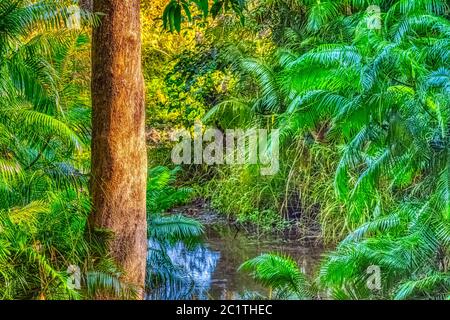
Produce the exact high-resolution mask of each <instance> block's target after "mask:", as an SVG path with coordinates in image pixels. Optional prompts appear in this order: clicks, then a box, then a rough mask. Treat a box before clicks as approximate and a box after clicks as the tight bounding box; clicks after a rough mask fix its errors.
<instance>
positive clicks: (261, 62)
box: [0, 0, 450, 300]
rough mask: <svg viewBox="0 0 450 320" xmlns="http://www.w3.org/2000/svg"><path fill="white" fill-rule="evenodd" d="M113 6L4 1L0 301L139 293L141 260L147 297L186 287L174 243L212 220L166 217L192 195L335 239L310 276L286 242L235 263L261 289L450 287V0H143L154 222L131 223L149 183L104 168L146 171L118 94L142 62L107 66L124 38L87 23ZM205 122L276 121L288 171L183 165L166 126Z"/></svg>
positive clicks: (271, 224)
mask: <svg viewBox="0 0 450 320" xmlns="http://www.w3.org/2000/svg"><path fill="white" fill-rule="evenodd" d="M114 1H117V0H114ZM99 3H100V4H99ZM123 3H125V5H130V7H129V8H132V9H133V10H135V9H136V8H138V6H139V1H137V0H126V1H124V2H123ZM102 5H104V4H103V1H100V0H94V7H92V6H91V2H90V1H79V2H78V1H76V0H60V1H56V0H1V2H0V299H91V298H92V299H94V298H105V297H119V298H139V297H142V290H141V289H142V288H141V287H140V286H141V285H144V284H143V283H142V281H141V280H142V274H141V273H142V272H140V271H139V272H137V271H136V269H135V267H136V265H139V266H143V265H144V264H145V265H146V270H147V275H146V280H145V288H146V290H145V291H146V292H148V291H151V290H152V289H153V288H155V287H156V286H157V284H159V283H164V282H167V281H169V282H173V281H175V280H176V279H177V277H179V276H180V270H177V266H175V265H173V264H172V263H171V261H170V258H169V256H168V254H167V250H168V246H170V245H171V244H173V243H177V242H182V243H184V244H185V245H186V246H187V247H190V246H195V244H196V243H198V241H201V238H202V237H203V235H204V233H205V227H204V226H203V225H202V224H201V223H200V222H199V221H197V220H196V219H195V217H189V216H183V215H179V214H173V213H172V211H171V209H173V208H175V207H177V206H179V205H186V204H189V203H190V202H191V201H192V200H194V199H201V200H202V201H204V202H206V203H208V204H209V205H210V207H211V209H213V210H215V211H216V212H218V213H219V214H220V215H223V216H224V217H226V218H227V219H228V220H229V221H232V223H233V224H237V225H243V226H250V227H249V229H251V230H253V231H252V232H254V233H257V234H258V235H257V236H258V237H259V238H264V237H265V236H266V234H269V233H274V232H278V233H280V234H283V231H284V230H287V229H289V230H293V229H294V230H295V232H296V235H297V237H298V239H299V240H304V241H306V242H315V243H316V244H317V243H320V244H322V245H323V246H324V247H325V248H326V251H325V253H324V255H323V258H322V260H321V262H320V264H319V265H318V266H317V267H316V270H315V272H314V273H313V274H307V273H306V272H304V270H302V267H301V266H300V265H298V263H297V261H295V259H293V258H291V257H289V256H287V255H285V254H282V253H277V252H265V253H263V254H262V255H260V256H257V257H252V259H250V260H248V261H245V262H244V261H242V265H241V268H240V269H239V272H242V273H248V274H250V276H251V277H252V278H253V279H254V280H255V281H256V282H258V283H260V284H261V285H262V286H264V287H267V288H270V294H269V295H268V296H265V297H263V298H271V299H275V298H277V299H318V298H322V299H324V298H325V299H446V300H449V299H450V20H449V19H450V4H449V3H448V1H446V0H373V1H368V0H335V1H332V0H321V1H318V0H248V1H242V0H229V1H222V0H211V1H206V0H198V1H190V0H181V1H178V0H141V1H140V9H141V11H140V12H141V13H140V16H141V26H142V34H139V38H141V42H142V51H141V52H140V51H139V53H141V61H142V65H143V70H142V71H143V76H144V83H143V86H144V87H145V115H146V117H145V139H146V149H147V153H146V156H147V157H148V161H147V162H148V164H147V166H146V168H145V170H144V168H141V169H142V170H139V171H136V170H132V169H130V175H131V177H132V175H133V174H135V175H136V176H137V175H142V174H145V175H146V177H147V179H146V185H147V187H146V189H143V190H139V191H141V193H142V194H144V193H145V195H146V206H145V208H142V210H143V211H142V210H141V211H142V212H144V213H145V212H146V217H147V219H146V220H147V222H146V224H147V225H144V224H142V223H140V221H141V220H139V219H138V218H139V212H138V211H139V210H138V209H136V217H138V218H136V219H137V220H133V219H134V218H133V217H135V216H134V211H133V212H132V213H130V215H129V216H128V215H127V214H128V213H127V212H128V211H127V210H128V209H129V210H131V211H132V210H134V209H135V208H134V207H133V203H134V202H133V201H136V203H138V202H139V201H140V200H142V197H141V196H138V195H137V194H140V193H139V192H134V191H135V190H134V189H133V190H131V188H135V187H136V186H138V185H139V186H140V185H141V184H142V183H141V184H140V183H139V181H134V180H133V179H132V178H130V176H123V177H122V179H118V178H117V177H120V175H115V174H110V173H109V171H108V170H109V169H111V172H113V173H115V172H121V171H120V170H123V169H124V168H127V166H128V165H129V168H132V167H134V166H138V165H139V164H138V163H137V162H135V161H134V158H135V156H134V155H135V153H134V151H136V150H140V149H139V146H138V144H139V143H137V142H136V144H135V141H139V136H138V135H137V136H136V137H137V138H136V139H137V140H134V138H135V136H134V133H135V132H138V131H139V130H138V129H139V128H138V129H136V128H135V127H127V126H129V123H136V125H137V124H139V122H140V120H139V119H143V117H142V118H141V117H140V116H139V115H136V114H140V113H139V112H137V113H136V114H133V115H130V116H129V117H128V115H126V116H123V117H121V116H120V112H121V110H122V111H123V110H124V109H126V107H127V106H128V104H127V103H128V102H127V101H125V100H123V101H121V104H117V105H116V104H115V103H117V101H114V99H119V98H122V99H123V97H128V98H129V99H130V101H131V99H135V100H133V102H132V103H131V102H130V107H129V108H130V110H131V109H133V108H134V106H138V105H139V104H140V103H141V102H142V101H141V100H142V99H139V97H138V96H139V92H141V91H139V92H137V91H136V92H137V93H136V92H134V91H130V92H132V94H129V95H127V94H123V91H120V90H122V89H121V88H122V87H124V88H125V87H127V86H128V85H130V84H133V83H136V84H137V88H138V89H136V90H139V88H140V87H139V86H140V84H139V79H138V80H136V77H132V76H131V75H130V77H129V78H126V79H125V80H123V79H122V78H120V77H121V76H122V75H124V77H126V76H128V74H127V72H128V71H127V70H131V69H132V70H133V72H136V74H138V73H139V71H140V70H138V69H139V68H134V67H130V68H128V69H127V68H125V67H124V69H120V68H121V66H122V67H123V66H124V65H128V62H123V63H122V61H121V60H120V58H117V60H114V57H121V56H120V54H122V53H123V52H122V51H120V49H117V47H118V46H117V44H118V43H119V44H120V43H122V42H120V39H119V37H118V36H117V38H114V36H113V35H106V36H102V34H105V33H101V32H95V31H94V33H92V30H100V29H97V28H107V27H108V25H107V23H110V21H109V20H108V21H107V22H105V20H104V19H105V18H104V17H105V13H102V12H101V11H102V10H97V9H98V8H102V7H101V6H102ZM131 5H133V7H131ZM80 7H81V9H80ZM132 9H130V10H132ZM378 10H379V11H378ZM127 12H128V11H127ZM111 14H114V12H113V11H111ZM124 15H126V14H124ZM106 16H108V15H106ZM113 20H114V19H113ZM124 21H125V22H124V23H126V22H127V21H128V20H124ZM111 23H113V22H111ZM134 23H137V22H136V21H134ZM111 26H112V27H111V28H110V29H101V30H103V31H104V32H105V30H110V31H111V30H116V31H117V30H118V28H117V26H116V27H114V26H113V24H111ZM122 29H123V28H122ZM125 31H126V30H125ZM133 36H134V37H135V38H133V40H130V43H131V44H126V45H124V46H125V47H126V48H127V50H128V49H129V48H132V46H133V45H134V44H135V43H139V39H137V38H136V37H137V36H136V35H133ZM108 37H109V38H108ZM136 39H137V40H136ZM108 41H110V43H111V45H110V49H108V50H109V51H108V53H106V51H104V50H103V51H102V50H101V48H105V47H102V45H103V46H106V47H108ZM115 41H117V42H115ZM101 42H102V43H101ZM92 48H93V50H92ZM115 50H117V52H119V53H117V56H115V55H114V54H115V53H114V51H115ZM125 51H126V50H125ZM137 52H138V51H133V54H137ZM102 55H103V56H102ZM130 56H131V55H130ZM111 57H113V58H111ZM102 59H104V60H102ZM108 59H110V60H108ZM130 59H131V58H130ZM111 61H112V63H113V66H112V67H111V68H110V69H108V68H109V67H110V66H109V65H108V62H111ZM116 61H119V62H118V63H117V64H115V63H116ZM141 61H137V62H136V63H137V64H139V65H140V63H141ZM91 62H92V63H91ZM92 65H93V68H92ZM103 66H104V68H105V69H101V68H103ZM130 66H133V64H130ZM114 68H116V69H114ZM100 70H103V71H102V72H100ZM108 70H109V71H108ZM124 70H126V71H124ZM96 72H98V74H96ZM136 74H134V75H136ZM105 79H106V80H105ZM100 80H102V81H100ZM105 81H106V82H105ZM109 81H110V82H109ZM127 81H128V82H127ZM133 81H136V82H133ZM91 83H93V84H92V86H91ZM101 83H107V84H108V85H105V86H104V87H101V86H99V85H100V84H101ZM117 84H119V85H117ZM111 88H112V89H111ZM133 88H134V87H133ZM102 90H103V91H102ZM105 90H112V91H105ZM114 90H116V91H114ZM113 93H114V94H113ZM116 93H117V94H116ZM102 94H104V96H102ZM142 94H143V92H142ZM91 95H92V97H91ZM136 97H137V98H136ZM105 101H108V103H107V102H105ZM116 106H119V107H116ZM106 108H110V109H111V110H113V111H114V112H115V113H114V112H112V113H109V114H103V113H101V112H103V111H102V110H105V109H106ZM130 119H134V120H136V119H138V120H136V121H132V120H130ZM197 121H202V122H203V123H204V124H205V125H207V126H212V127H216V128H219V129H220V130H222V131H225V130H226V129H232V128H241V129H249V128H264V129H268V130H272V129H279V132H280V137H281V140H280V141H281V144H280V155H279V160H280V170H279V171H278V173H276V174H275V175H272V176H263V175H261V174H260V170H259V167H260V166H259V165H250V164H248V165H234V166H227V165H214V166H208V165H205V164H203V165H194V164H192V165H182V166H175V165H174V164H173V163H172V161H171V150H172V147H173V145H174V141H172V140H171V138H170V137H171V134H172V133H173V132H174V130H176V129H183V128H185V129H188V130H192V128H193V127H194V125H195V123H196V122H197ZM103 123H105V125H104V126H102V125H103ZM142 123H143V122H142ZM119 127H123V130H124V132H130V136H129V144H130V145H131V146H132V147H133V146H135V145H136V149H130V150H131V151H130V153H129V154H128V150H127V151H126V152H125V151H124V152H122V153H121V152H120V151H121V150H116V152H117V153H112V154H109V153H108V154H103V153H102V150H107V151H105V152H109V151H108V150H112V149H114V148H115V147H117V146H118V145H123V146H126V145H127V137H125V136H124V135H122V136H113V133H114V132H113V131H111V132H110V131H108V130H110V128H112V129H111V130H113V129H114V128H119ZM142 129H143V128H142ZM102 130H103V131H102ZM127 130H128V131H127ZM141 131H142V130H141ZM141 131H139V132H140V133H143V132H144V131H142V132H141ZM105 132H108V135H109V136H108V137H110V139H107V140H101V139H103V138H104V137H105V136H107V134H106V133H105ZM120 139H125V140H123V144H120V143H119V144H116V142H117V141H119V140H120ZM100 142H101V143H100ZM103 146H104V147H105V149H101V148H103ZM270 146H271V144H269V149H270ZM108 148H109V149H108ZM268 152H270V150H268ZM124 153H125V154H124ZM144 153H145V150H144ZM91 155H92V157H91ZM132 155H133V156H132ZM122 156H123V157H124V158H121V157H122ZM127 156H128V157H129V162H127V161H124V162H123V163H122V162H120V161H122V160H123V159H126V157H127ZM101 157H104V158H105V159H106V160H103V159H100V158H101ZM92 158H93V159H92ZM121 159H122V160H121ZM102 161H105V162H102ZM108 161H110V162H108ZM142 161H144V159H140V160H139V161H138V162H139V163H141V162H142ZM119 162H120V163H119ZM105 163H107V164H105ZM108 165H110V167H109V166H108ZM105 168H106V169H105ZM147 168H148V173H147ZM102 171H103V172H102ZM136 172H137V173H136ZM102 174H103V175H102ZM110 177H112V178H111V179H110ZM144 178H145V177H144ZM108 179H110V180H108ZM117 179H118V180H117ZM104 180H105V181H106V180H107V182H105V184H104V185H102V184H101V183H103V181H104ZM93 181H94V182H93ZM98 181H100V184H99V183H98ZM121 181H125V182H126V183H128V184H122V183H121ZM108 183H109V184H108ZM105 186H106V187H105ZM127 186H128V187H127ZM110 187H111V188H112V189H111V190H113V189H114V190H113V191H110V189H108V188H110ZM113 187H114V188H113ZM102 188H105V190H107V191H105V192H111V193H109V194H108V196H106V195H105V196H104V197H103V196H101V195H100V194H101V192H100V191H99V190H103V189H102ZM121 188H122V189H121ZM127 188H130V190H128V189H127ZM141 189H142V188H141ZM115 191H116V192H117V193H114V192H115ZM93 194H94V197H93V196H92V195H93ZM118 195H121V196H118ZM93 198H94V200H93ZM125 198H126V199H125ZM105 199H106V200H105ZM109 199H111V202H109V203H108V201H109ZM144 200H145V199H144ZM121 201H123V202H121ZM127 201H129V203H131V204H130V207H127V208H128V209H127V210H125V209H124V210H123V212H121V211H120V210H118V211H117V210H116V208H115V207H116V206H117V205H118V204H120V203H124V204H126V206H128V205H129V204H128V202H127ZM131 211H130V212H131ZM114 214H116V215H114ZM119 215H121V217H122V219H124V220H127V219H128V220H130V221H131V222H136V224H138V225H139V226H140V227H141V229H142V230H144V231H146V232H147V237H146V239H148V240H149V243H150V244H149V250H148V256H147V257H146V256H145V255H143V256H142V257H140V258H141V260H142V261H140V262H136V264H134V263H133V264H132V265H129V264H127V263H128V262H127V261H128V258H123V257H122V256H121V252H118V251H117V250H118V249H117V248H121V247H120V245H121V242H119V243H118V244H117V242H114V241H115V240H114V239H117V238H118V237H119V236H120V235H121V233H123V235H124V237H125V238H124V239H127V242H132V243H134V242H135V241H131V240H130V239H131V238H132V237H133V233H129V230H130V229H127V228H129V227H130V226H129V225H127V224H123V223H121V224H117V225H116V224H114V223H113V224H110V223H111V221H113V222H115V221H118V220H120V219H119V218H117V217H118V216H119ZM115 217H116V218H115ZM141 222H142V221H141ZM138 229H139V228H138ZM133 230H134V229H133ZM139 230H140V229H139ZM136 232H138V231H136ZM119 238H120V237H119ZM138 240H139V238H138ZM138 240H136V241H137V242H138ZM121 241H122V240H121ZM139 241H140V240H139ZM145 249H146V246H145V248H144V247H139V248H136V251H135V252H138V251H139V250H141V251H139V252H142V250H145ZM133 250H134V249H132V250H131V251H133ZM133 252H134V251H133ZM122 258H123V259H122ZM143 262H144V263H143ZM74 266H76V268H78V269H79V270H78V271H77V272H78V273H79V275H80V277H81V278H80V283H79V286H77V285H76V286H74V285H73V283H71V281H70V280H71V279H72V277H73V273H72V271H71V268H73V267H74ZM374 266H376V267H377V268H379V270H381V282H380V287H379V288H376V290H374V289H373V288H369V287H368V286H367V277H368V272H367V270H368V269H370V268H372V267H374ZM128 271H130V272H128ZM141 271H143V270H141ZM181 273H182V272H181ZM130 275H131V276H130Z"/></svg>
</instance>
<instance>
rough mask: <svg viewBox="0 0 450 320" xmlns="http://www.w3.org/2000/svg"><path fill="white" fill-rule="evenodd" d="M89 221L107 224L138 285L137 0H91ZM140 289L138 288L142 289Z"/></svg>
mask: <svg viewBox="0 0 450 320" xmlns="http://www.w3.org/2000/svg"><path fill="white" fill-rule="evenodd" d="M93 9H94V12H101V13H103V14H104V16H102V18H101V23H100V25H99V26H98V27H96V28H95V29H94V30H93V37H92V180H91V193H92V201H93V212H92V215H91V217H90V226H91V227H95V228H102V229H108V230H110V231H112V232H113V234H114V237H113V239H112V241H111V242H110V243H109V249H110V252H111V254H112V257H113V258H114V259H115V260H116V262H117V263H118V265H119V266H120V267H122V268H123V270H124V272H125V274H124V276H123V278H122V280H123V281H125V282H127V283H129V284H133V285H137V286H139V287H140V288H143V286H144V281H145V267H146V256H147V222H146V221H147V220H146V208H145V204H146V180H147V154H146V145H145V107H144V83H143V76H142V69H141V30H140V1H139V0H95V1H94V8H93ZM142 292H143V291H141V294H142Z"/></svg>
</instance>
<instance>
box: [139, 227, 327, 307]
mask: <svg viewBox="0 0 450 320" xmlns="http://www.w3.org/2000/svg"><path fill="white" fill-rule="evenodd" d="M260 238H261V239H262V238H264V240H258V239H257V238H255V237H254V236H251V235H250V234H249V233H247V232H245V231H242V230H238V229H237V228H236V227H234V226H230V225H228V224H224V223H218V224H207V225H206V237H205V241H204V243H202V244H200V245H197V246H195V247H193V248H187V247H186V246H185V245H184V244H183V243H177V244H175V245H172V246H170V247H169V249H168V250H167V254H168V256H169V257H170V259H171V260H172V262H173V264H174V265H176V266H178V267H180V269H181V270H182V277H183V279H184V280H185V281H179V282H171V283H168V284H166V285H164V286H160V287H159V288H154V289H152V290H151V293H149V294H148V296H147V298H148V299H164V300H166V299H169V300H176V299H200V300H206V299H223V300H235V299H243V298H246V297H249V296H251V297H254V294H260V295H267V292H266V290H265V289H264V288H262V287H260V286H258V285H257V284H255V282H254V281H253V280H252V279H251V278H250V277H249V276H248V275H247V274H244V273H242V272H239V271H238V268H239V266H240V265H241V264H242V263H243V262H244V261H246V260H248V259H251V258H254V257H256V256H258V255H260V254H262V253H269V252H278V253H284V254H286V255H289V256H291V257H292V258H293V259H295V260H296V261H297V262H298V264H299V265H300V267H301V268H302V269H303V271H304V272H306V273H308V274H311V273H313V272H314V271H315V267H316V266H317V264H318V261H319V259H320V255H321V253H322V249H321V248H319V247H315V246H311V245H308V246H306V245H305V244H301V243H299V242H296V241H293V240H290V241H287V240H281V239H280V238H279V237H270V236H264V237H260ZM151 245H152V244H151ZM153 245H154V244H153Z"/></svg>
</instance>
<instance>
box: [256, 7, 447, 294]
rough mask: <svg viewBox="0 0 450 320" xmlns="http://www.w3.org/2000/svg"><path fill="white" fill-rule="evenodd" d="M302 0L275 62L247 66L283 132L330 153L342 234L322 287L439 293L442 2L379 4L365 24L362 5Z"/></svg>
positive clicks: (443, 193) (443, 233)
mask: <svg viewBox="0 0 450 320" xmlns="http://www.w3.org/2000/svg"><path fill="white" fill-rule="evenodd" d="M303 4H304V6H305V8H304V9H305V12H306V15H307V16H308V19H307V22H306V23H305V25H304V26H303V27H302V29H301V30H302V31H303V32H302V33H298V34H297V35H296V37H294V40H295V41H294V45H291V46H289V48H288V50H286V49H282V50H279V53H278V55H279V59H280V60H279V61H280V62H279V63H278V64H276V65H275V67H272V68H270V67H265V66H264V65H265V64H264V62H257V63H255V62H252V65H253V66H254V67H253V70H255V71H256V74H257V77H256V79H257V81H258V82H259V84H260V90H259V92H260V95H259V96H258V101H265V102H264V105H265V106H267V107H268V108H267V109H268V110H269V114H273V115H275V116H276V119H277V125H278V127H279V128H280V129H281V130H282V132H284V134H282V136H285V137H296V139H304V137H305V136H311V135H312V136H313V137H315V144H324V143H325V144H330V145H334V146H336V147H338V148H339V150H340V151H339V157H340V160H339V162H338V163H336V174H335V181H334V185H335V190H336V195H337V199H338V200H339V202H340V203H341V205H344V206H345V219H341V218H340V221H341V222H338V223H337V224H336V225H341V224H342V223H343V226H344V228H343V229H342V230H346V231H347V232H351V233H350V235H349V236H348V237H346V239H345V240H344V241H343V242H342V243H341V244H340V245H339V246H338V248H337V250H336V251H335V252H333V253H331V254H330V255H329V256H328V257H327V259H326V260H325V261H324V263H323V265H322V267H321V272H320V277H319V278H320V281H321V284H322V285H323V286H326V287H328V288H331V289H332V291H333V294H334V296H335V297H337V298H340V297H347V298H356V297H359V298H366V297H392V298H399V299H400V298H429V297H436V298H442V297H446V296H448V292H449V282H448V279H449V278H448V268H449V230H450V227H449V225H450V223H449V219H450V214H449V213H450V211H449V210H450V197H449V195H450V169H449V168H450V167H449V161H450V158H449V155H450V145H449V141H450V139H449V134H450V127H449V126H450V118H449V115H450V113H449V111H450V109H449V108H450V100H449V96H450V95H449V88H450V82H449V80H450V78H449V69H448V64H449V54H448V52H449V49H450V42H449V35H450V23H449V21H448V10H449V8H448V4H447V3H446V2H445V1H426V0H416V1H379V2H378V4H379V6H380V9H381V10H382V13H381V18H382V25H381V29H371V28H370V25H369V24H368V23H367V18H368V13H367V12H365V10H364V6H365V5H366V3H365V2H361V1H321V2H315V1H313V2H310V1H303ZM330 28H333V30H335V31H334V32H333V35H330V36H328V35H326V34H324V33H326V32H327V31H328V30H330ZM261 80H263V81H261ZM280 93H282V94H281V95H280ZM278 97H281V98H278ZM262 99H263V100H262ZM318 128H319V129H318ZM287 141H292V139H291V138H290V139H288V140H287ZM371 265H378V266H379V267H381V270H382V271H383V277H384V278H383V279H384V282H383V284H384V286H383V288H382V289H381V290H380V291H378V292H372V291H370V290H368V289H367V286H366V284H365V277H366V272H365V271H366V269H367V268H368V267H369V266H371Z"/></svg>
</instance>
